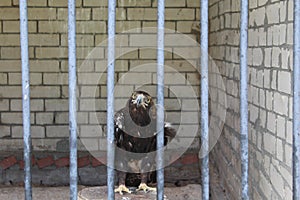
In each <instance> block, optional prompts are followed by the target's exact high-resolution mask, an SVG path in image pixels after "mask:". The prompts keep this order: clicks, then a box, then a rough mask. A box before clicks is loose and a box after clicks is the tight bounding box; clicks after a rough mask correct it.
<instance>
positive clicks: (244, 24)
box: [240, 0, 249, 200]
mask: <svg viewBox="0 0 300 200" xmlns="http://www.w3.org/2000/svg"><path fill="white" fill-rule="evenodd" d="M240 28H241V29H240V32H241V33H240V35H241V36H240V77H241V83H240V98H241V99H240V113H241V125H240V126H241V127H240V131H241V163H242V199H244V200H245V199H249V196H248V87H247V82H248V75H247V74H248V73H247V72H248V71H247V70H248V68H247V56H248V55H247V52H248V0H243V1H241V26H240Z"/></svg>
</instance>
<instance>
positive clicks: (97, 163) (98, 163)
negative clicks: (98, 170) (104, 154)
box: [92, 157, 106, 167]
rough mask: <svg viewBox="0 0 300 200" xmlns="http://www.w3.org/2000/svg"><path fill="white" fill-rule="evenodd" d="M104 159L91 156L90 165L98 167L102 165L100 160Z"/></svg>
mask: <svg viewBox="0 0 300 200" xmlns="http://www.w3.org/2000/svg"><path fill="white" fill-rule="evenodd" d="M103 160H106V158H95V157H93V158H92V167H98V166H101V165H103V163H102V161H103Z"/></svg>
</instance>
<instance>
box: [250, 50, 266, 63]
mask: <svg viewBox="0 0 300 200" xmlns="http://www.w3.org/2000/svg"><path fill="white" fill-rule="evenodd" d="M252 56H253V65H254V66H261V65H262V63H263V59H264V58H263V52H262V50H261V49H260V48H254V49H253V54H252Z"/></svg>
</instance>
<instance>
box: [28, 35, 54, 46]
mask: <svg viewBox="0 0 300 200" xmlns="http://www.w3.org/2000/svg"><path fill="white" fill-rule="evenodd" d="M29 45H33V46H59V35H58V34H34V35H32V34H30V35H29Z"/></svg>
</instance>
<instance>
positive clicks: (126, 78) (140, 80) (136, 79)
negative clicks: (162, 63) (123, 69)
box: [119, 73, 152, 84]
mask: <svg viewBox="0 0 300 200" xmlns="http://www.w3.org/2000/svg"><path fill="white" fill-rule="evenodd" d="M119 76H120V77H121V78H120V80H119V82H121V83H123V84H150V83H152V77H151V74H150V73H120V75H119Z"/></svg>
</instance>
